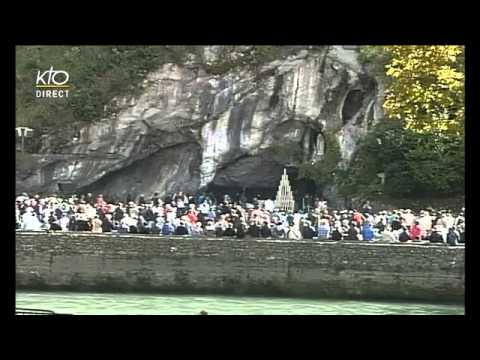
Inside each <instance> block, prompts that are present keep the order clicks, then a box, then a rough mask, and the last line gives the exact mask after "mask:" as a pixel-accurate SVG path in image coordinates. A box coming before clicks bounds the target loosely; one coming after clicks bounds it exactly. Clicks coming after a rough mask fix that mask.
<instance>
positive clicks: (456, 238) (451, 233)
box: [447, 227, 460, 246]
mask: <svg viewBox="0 0 480 360" xmlns="http://www.w3.org/2000/svg"><path fill="white" fill-rule="evenodd" d="M459 242H460V234H459V232H458V231H457V230H456V229H455V227H451V228H449V229H448V234H447V244H448V245H449V246H457V245H458V243H459Z"/></svg>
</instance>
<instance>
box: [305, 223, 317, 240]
mask: <svg viewBox="0 0 480 360" xmlns="http://www.w3.org/2000/svg"><path fill="white" fill-rule="evenodd" d="M314 235H315V233H314V230H313V228H312V227H311V226H310V224H309V223H305V225H304V226H303V228H302V237H303V238H304V239H313V236H314Z"/></svg>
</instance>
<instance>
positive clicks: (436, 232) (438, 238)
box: [430, 227, 443, 243]
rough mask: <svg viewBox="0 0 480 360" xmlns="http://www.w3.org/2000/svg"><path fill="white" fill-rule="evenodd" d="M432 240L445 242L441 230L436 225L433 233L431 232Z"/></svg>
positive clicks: (433, 241)
mask: <svg viewBox="0 0 480 360" xmlns="http://www.w3.org/2000/svg"><path fill="white" fill-rule="evenodd" d="M430 242H431V243H443V236H442V234H440V230H439V229H438V228H437V227H434V228H433V231H432V233H431V234H430Z"/></svg>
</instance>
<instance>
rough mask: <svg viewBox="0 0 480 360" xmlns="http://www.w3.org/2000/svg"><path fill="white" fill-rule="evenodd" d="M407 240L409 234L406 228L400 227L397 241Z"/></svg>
mask: <svg viewBox="0 0 480 360" xmlns="http://www.w3.org/2000/svg"><path fill="white" fill-rule="evenodd" d="M408 240H410V235H408V232H407V229H406V228H405V227H402V232H401V233H400V234H398V241H400V242H407V241H408Z"/></svg>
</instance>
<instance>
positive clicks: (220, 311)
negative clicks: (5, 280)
mask: <svg viewBox="0 0 480 360" xmlns="http://www.w3.org/2000/svg"><path fill="white" fill-rule="evenodd" d="M16 306H17V307H19V308H20V307H21V308H35V309H44V310H52V311H55V312H57V313H68V314H74V315H195V314H198V313H199V312H200V311H202V310H205V311H207V312H208V314H209V315H464V313H465V310H464V306H463V305H462V304H458V305H444V304H428V303H417V302H386V301H359V300H332V299H328V300H327V299H298V298H278V297H253V296H219V295H211V296H209V295H152V294H106V293H76V292H38V291H36V292H33V291H17V293H16Z"/></svg>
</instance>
